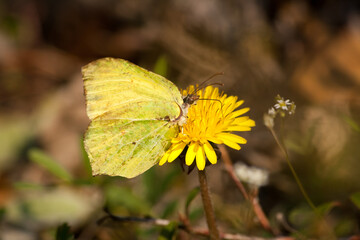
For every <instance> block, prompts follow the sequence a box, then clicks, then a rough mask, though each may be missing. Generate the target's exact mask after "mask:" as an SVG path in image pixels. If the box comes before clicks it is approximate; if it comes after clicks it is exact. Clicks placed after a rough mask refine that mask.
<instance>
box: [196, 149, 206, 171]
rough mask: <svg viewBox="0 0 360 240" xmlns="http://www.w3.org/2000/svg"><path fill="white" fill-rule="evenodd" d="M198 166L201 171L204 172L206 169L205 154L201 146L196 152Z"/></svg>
mask: <svg viewBox="0 0 360 240" xmlns="http://www.w3.org/2000/svg"><path fill="white" fill-rule="evenodd" d="M196 166H197V167H198V169H199V170H204V168H205V152H204V148H203V147H202V146H199V148H198V150H197V152H196Z"/></svg>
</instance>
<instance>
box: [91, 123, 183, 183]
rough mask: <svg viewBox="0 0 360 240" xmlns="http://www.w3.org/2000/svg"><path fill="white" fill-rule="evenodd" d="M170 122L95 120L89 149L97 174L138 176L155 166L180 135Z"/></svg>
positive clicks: (176, 127) (95, 173)
mask: <svg viewBox="0 0 360 240" xmlns="http://www.w3.org/2000/svg"><path fill="white" fill-rule="evenodd" d="M178 131H179V130H178V126H177V125H174V124H170V123H169V122H166V121H152V120H144V121H129V120H102V121H93V122H92V123H91V124H90V126H89V128H88V131H87V133H86V134H85V147H86V150H87V152H88V154H89V157H90V163H91V165H92V170H93V174H94V175H98V174H107V175H111V176H124V177H127V178H132V177H135V176H137V175H139V174H141V173H143V172H145V171H146V170H148V169H149V168H150V167H152V166H153V165H155V164H156V163H157V162H158V161H159V158H161V157H162V156H163V154H164V153H165V151H166V150H167V149H168V148H169V147H170V141H171V139H172V138H173V137H175V136H176V135H177V134H178Z"/></svg>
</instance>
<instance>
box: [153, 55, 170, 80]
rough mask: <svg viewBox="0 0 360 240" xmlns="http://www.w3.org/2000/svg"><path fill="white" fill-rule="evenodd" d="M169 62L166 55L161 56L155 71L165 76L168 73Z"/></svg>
mask: <svg viewBox="0 0 360 240" xmlns="http://www.w3.org/2000/svg"><path fill="white" fill-rule="evenodd" d="M167 69H168V64H167V60H166V57H165V56H160V57H159V58H158V59H157V61H156V63H155V66H154V73H157V74H159V75H161V76H163V77H166V75H167Z"/></svg>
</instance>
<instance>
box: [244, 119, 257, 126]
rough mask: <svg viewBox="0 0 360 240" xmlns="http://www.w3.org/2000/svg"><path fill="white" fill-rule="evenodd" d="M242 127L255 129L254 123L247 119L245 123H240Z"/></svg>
mask: <svg viewBox="0 0 360 240" xmlns="http://www.w3.org/2000/svg"><path fill="white" fill-rule="evenodd" d="M242 125H245V126H249V127H255V121H254V120H252V119H249V120H247V121H246V122H244V123H242Z"/></svg>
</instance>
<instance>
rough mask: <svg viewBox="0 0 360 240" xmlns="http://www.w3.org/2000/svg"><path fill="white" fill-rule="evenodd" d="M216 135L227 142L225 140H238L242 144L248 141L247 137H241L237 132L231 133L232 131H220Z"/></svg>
mask: <svg viewBox="0 0 360 240" xmlns="http://www.w3.org/2000/svg"><path fill="white" fill-rule="evenodd" d="M216 137H217V138H220V139H221V140H223V141H224V142H225V140H227V141H232V142H236V143H241V144H245V143H246V142H247V141H246V139H245V138H243V137H240V136H238V135H235V134H231V133H219V134H217V135H216Z"/></svg>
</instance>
